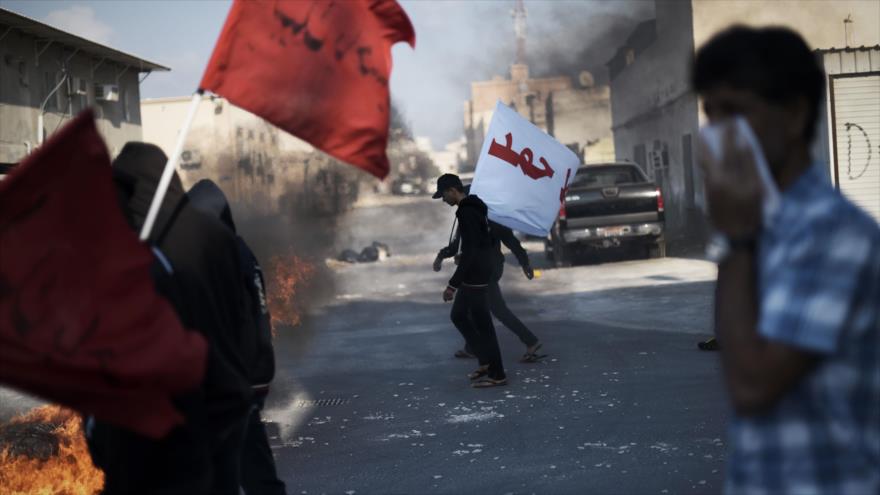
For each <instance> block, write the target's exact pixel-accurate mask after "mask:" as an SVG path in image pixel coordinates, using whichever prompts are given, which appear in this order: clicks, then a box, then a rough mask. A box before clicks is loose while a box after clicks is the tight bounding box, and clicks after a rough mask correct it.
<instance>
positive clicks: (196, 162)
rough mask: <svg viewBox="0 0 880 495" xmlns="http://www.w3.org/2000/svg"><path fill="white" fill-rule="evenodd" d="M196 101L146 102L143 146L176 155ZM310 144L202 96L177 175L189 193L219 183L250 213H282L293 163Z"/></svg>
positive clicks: (143, 106)
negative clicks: (150, 145)
mask: <svg viewBox="0 0 880 495" xmlns="http://www.w3.org/2000/svg"><path fill="white" fill-rule="evenodd" d="M191 100H192V99H191V97H174V98H159V99H148V100H144V101H142V102H141V114H142V119H143V136H144V141H146V142H149V143H154V144H156V145H158V146H159V147H160V148H162V149H163V150H164V151H165V153H166V154H170V153H172V152H173V149H174V145H175V143H176V140H177V136H178V132H179V129H180V127H181V125H182V124H183V121H184V119H185V117H186V114H187V112H188V111H189V106H190V103H191ZM312 150H313V148H312V147H311V146H310V145H308V144H307V143H305V142H303V141H301V140H299V139H297V138H295V137H293V136H291V135H290V134H287V133H286V132H283V131H281V130H279V129H278V128H276V127H274V126H273V125H271V124H269V123H268V122H266V121H264V120H263V119H261V118H259V117H257V116H255V115H253V114H251V113H249V112H247V111H245V110H242V109H240V108H238V107H236V106H234V105H232V104H230V103H229V102H228V101H227V100H225V99H224V98H219V97H212V96H203V97H202V100H201V102H200V103H199V107H198V110H197V112H196V115H195V118H194V120H193V125H192V128H191V130H190V132H189V134H188V135H187V139H186V143H185V145H184V148H183V153H182V154H181V163H180V166H179V167H178V173H179V174H180V176H181V180H182V181H183V182H184V185H185V186H186V187H190V186H192V185H193V184H195V183H196V182H198V181H199V180H201V179H211V180H213V181H214V182H216V183H217V184H218V185H219V186H220V187H221V188H222V189H223V191H224V192H225V193H226V194H227V196H228V197H229V199H230V200H231V201H233V202H234V203H236V204H237V205H238V208H239V209H242V207H243V208H244V209H246V210H248V211H247V212H246V213H257V214H270V213H274V212H276V211H277V209H278V204H279V203H278V202H279V199H280V197H281V195H282V194H284V192H285V183H286V181H287V180H288V179H289V177H288V175H289V174H290V173H292V172H294V171H295V169H296V168H297V167H296V166H294V164H291V163H290V161H289V160H288V157H290V156H292V155H294V154H296V153H299V152H303V153H308V152H311V151H312Z"/></svg>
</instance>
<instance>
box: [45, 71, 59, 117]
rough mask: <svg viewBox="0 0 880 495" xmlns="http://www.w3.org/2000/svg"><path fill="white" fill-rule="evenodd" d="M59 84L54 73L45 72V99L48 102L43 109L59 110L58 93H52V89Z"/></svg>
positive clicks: (48, 110)
mask: <svg viewBox="0 0 880 495" xmlns="http://www.w3.org/2000/svg"><path fill="white" fill-rule="evenodd" d="M57 84H58V82H57V81H55V77H54V75H53V74H50V73H49V72H44V73H43V100H44V101H45V102H46V104H45V106H44V107H43V109H44V110H45V111H47V112H54V111H56V110H58V97H57V95H55V94H52V90H53V89H55V86H56V85H57ZM50 95H51V97H50ZM41 103H42V102H41Z"/></svg>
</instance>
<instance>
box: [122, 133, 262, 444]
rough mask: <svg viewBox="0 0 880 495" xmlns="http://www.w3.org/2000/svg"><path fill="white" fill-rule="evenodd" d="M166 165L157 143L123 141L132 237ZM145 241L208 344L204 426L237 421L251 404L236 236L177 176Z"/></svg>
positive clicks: (184, 315) (185, 316)
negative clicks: (194, 200) (195, 202)
mask: <svg viewBox="0 0 880 495" xmlns="http://www.w3.org/2000/svg"><path fill="white" fill-rule="evenodd" d="M165 160H166V158H165V154H164V153H162V151H161V150H160V149H159V148H157V147H156V146H153V145H148V144H145V143H128V144H126V145H125V147H124V148H123V150H122V152H121V153H120V154H119V156H118V157H117V158H116V160H114V162H113V167H114V176H115V178H116V181H117V184H120V183H126V182H127V183H128V184H129V190H130V191H131V194H130V195H129V196H128V200H127V202H125V204H124V205H123V212H124V213H125V215H126V217H127V218H128V220H129V222H130V223H131V224H132V227H133V229H134V230H135V231H136V232H139V231H140V227H141V225H142V224H143V222H144V219H145V218H146V213H147V210H148V208H149V204H150V200H151V198H152V195H153V192H154V191H155V190H156V186H157V185H158V183H159V178H160V175H161V173H162V169H163V168H164V166H165ZM150 241H151V244H153V245H155V246H157V247H158V248H159V249H160V250H161V251H162V253H163V254H164V255H165V257H166V258H167V260H168V261H169V262H170V265H171V268H172V270H173V273H172V279H173V282H174V286H175V288H176V289H177V291H176V295H175V297H173V298H169V301H170V302H171V304H172V305H173V306H174V308H175V310H177V313H178V316H179V317H180V320H181V322H182V323H183V324H184V326H186V327H187V328H191V329H194V330H196V331H198V332H200V333H201V334H202V335H204V336H205V337H206V339H207V340H208V343H209V347H210V355H209V360H208V369H207V370H206V372H205V379H204V382H203V391H204V394H205V406H206V408H207V411H206V414H207V416H208V417H207V418H206V421H207V423H210V425H209V426H210V427H211V428H213V429H216V428H220V429H223V428H225V427H226V426H227V425H232V424H233V423H235V422H236V421H237V420H238V419H239V417H240V416H243V414H244V413H246V411H247V409H248V407H249V404H250V402H251V391H250V382H249V381H248V380H247V376H248V373H247V368H246V366H245V365H244V360H243V358H242V354H241V350H240V349H241V342H242V339H241V335H242V328H244V326H245V324H246V322H247V321H249V318H248V317H247V315H246V314H245V308H246V297H247V294H246V293H245V291H244V287H243V286H242V284H241V283H239V281H240V277H241V268H240V256H239V252H238V242H237V240H236V238H235V234H234V233H232V232H230V231H229V229H228V228H226V227H225V226H224V225H223V224H222V223H220V222H219V221H217V220H215V219H213V218H211V217H209V216H207V215H205V214H204V213H202V212H200V211H198V210H197V209H196V208H194V207H193V206H192V204H190V203H189V202H188V200H187V198H186V195H185V194H184V191H183V187H182V185H181V183H180V179H179V178H178V177H177V176H176V174H175V176H174V178H173V179H172V182H171V186H170V187H169V189H168V194H167V195H166V197H165V200H164V201H163V203H162V208H161V209H160V214H159V217H158V220H157V222H156V225H155V227H154V229H153V232H152V234H151V235H150Z"/></svg>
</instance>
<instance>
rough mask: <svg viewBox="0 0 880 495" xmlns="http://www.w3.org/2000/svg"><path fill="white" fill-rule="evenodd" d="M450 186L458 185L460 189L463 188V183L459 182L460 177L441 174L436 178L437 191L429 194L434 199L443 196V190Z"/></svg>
mask: <svg viewBox="0 0 880 495" xmlns="http://www.w3.org/2000/svg"><path fill="white" fill-rule="evenodd" d="M450 187H458V188H460V189H464V185H462V183H461V179H459V178H458V176H457V175H455V174H443V175H441V176H440V177H438V178H437V192H435V193H434V195H433V196H431V197H432V198H434V199H438V198H441V197H443V191H445V190H447V189H449V188H450Z"/></svg>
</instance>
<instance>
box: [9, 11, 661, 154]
mask: <svg viewBox="0 0 880 495" xmlns="http://www.w3.org/2000/svg"><path fill="white" fill-rule="evenodd" d="M230 4H231V1H230V0H213V1H177V0H175V1H169V0H150V1H106V0H89V1H77V0H67V1H56V0H43V1H30V0H27V1H23V0H0V6H2V7H3V8H6V9H9V10H13V11H15V12H18V13H21V14H24V15H27V16H29V17H32V18H35V19H38V20H40V21H43V22H46V23H48V24H51V25H54V26H56V27H59V28H62V29H65V30H68V31H71V32H74V33H76V34H79V35H81V36H83V37H86V38H90V39H93V40H94V41H97V42H100V43H105V44H108V45H111V46H113V47H115V48H118V49H120V50H123V51H126V52H131V53H133V54H135V55H138V56H141V57H143V58H146V59H148V60H151V61H154V62H157V63H160V64H163V65H166V66H169V67H171V69H172V71H171V72H170V73H155V74H152V75H150V76H149V77H148V78H147V79H146V81H145V82H144V83H143V85H142V88H141V92H142V93H141V96H142V97H144V98H155V97H161V96H181V95H186V94H190V93H192V91H193V90H194V89H195V87H196V84H197V83H198V80H199V78H200V76H201V72H202V70H203V69H204V66H205V64H206V63H207V61H208V57H209V56H210V54H211V49H212V48H213V45H214V42H215V41H216V38H217V36H218V34H219V32H220V28H221V27H222V25H223V20H224V19H225V17H226V13H227V11H228V9H229V5H230ZM401 4H402V5H403V7H404V9H405V10H406V11H407V13H408V14H409V16H410V18H411V19H412V22H413V25H414V26H415V29H416V49H415V50H412V49H411V48H410V47H409V46H407V45H405V44H399V45H397V46H396V47H395V48H394V51H393V55H394V71H393V74H392V78H391V90H392V97H393V98H394V100H395V102H396V103H397V104H398V105H399V106H400V107H401V109H402V110H403V112H404V114H405V115H406V118H407V120H408V121H409V122H410V123H411V125H412V128H413V133H414V134H415V135H417V136H427V137H429V138H431V141H432V143H433V145H434V147H435V148H437V149H440V148H442V147H443V146H444V145H445V144H446V143H448V142H450V141H453V140H455V139H456V138H458V137H459V136H461V135H462V132H463V129H462V107H463V102H464V100H466V99H467V98H469V95H470V82H471V81H479V80H485V79H489V78H491V77H492V76H493V75H495V74H498V75H507V74H508V67H509V65H510V63H511V62H512V61H513V56H514V35H513V21H512V18H511V15H510V11H511V10H512V8H513V5H514V2H513V0H491V1H485V0H484V1H476V0H466V1H450V0H419V1H413V0H410V1H407V0H404V1H402V2H401ZM525 5H526V10H527V11H528V43H527V48H526V51H527V55H528V61H529V63H530V66H531V71H532V74H533V75H536V76H542V75H558V74H560V73H562V74H570V75H573V76H576V75H577V74H578V72H580V71H581V70H583V69H588V70H591V71H592V72H593V74H594V76H595V77H596V80H597V81H600V82H601V81H604V80H605V79H606V78H607V76H606V72H605V66H604V64H605V62H607V61H608V59H609V58H610V57H611V56H612V55H613V54H614V52H615V50H616V49H617V46H618V45H619V44H620V43H621V42H622V41H623V40H624V39H626V37H627V36H628V35H629V33H630V32H631V31H632V29H633V27H634V26H635V24H636V23H637V22H638V21H641V20H644V19H647V18H650V17H652V16H653V11H654V2H653V1H651V0H613V1H612V0H579V1H564V0H558V1H546V0H545V1H528V0H527V1H526V2H525Z"/></svg>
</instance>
